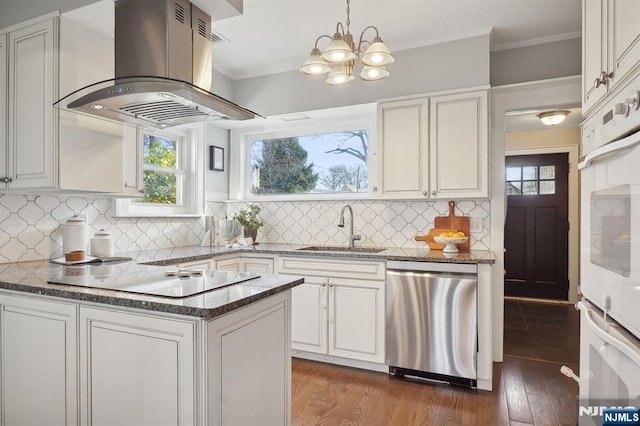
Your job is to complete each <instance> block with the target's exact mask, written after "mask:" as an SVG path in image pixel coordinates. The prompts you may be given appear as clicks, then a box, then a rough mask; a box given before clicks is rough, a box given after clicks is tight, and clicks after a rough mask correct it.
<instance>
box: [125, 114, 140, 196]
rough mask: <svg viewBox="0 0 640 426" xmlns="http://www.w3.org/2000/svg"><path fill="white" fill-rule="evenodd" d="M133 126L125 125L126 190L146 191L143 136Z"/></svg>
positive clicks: (133, 191) (134, 191)
mask: <svg viewBox="0 0 640 426" xmlns="http://www.w3.org/2000/svg"><path fill="white" fill-rule="evenodd" d="M141 131H142V130H137V129H136V128H135V127H132V126H127V125H125V126H124V192H126V193H141V194H142V193H144V182H143V169H142V167H143V166H142V160H143V153H142V138H141V137H140V135H139V133H138V132H141Z"/></svg>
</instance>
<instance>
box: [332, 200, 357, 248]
mask: <svg viewBox="0 0 640 426" xmlns="http://www.w3.org/2000/svg"><path fill="white" fill-rule="evenodd" d="M345 209H349V215H350V216H351V217H350V219H349V248H353V247H354V243H355V242H356V241H357V240H360V238H361V237H360V235H353V209H352V208H351V205H350V204H345V205H344V206H342V210H340V222H338V228H344V210H345Z"/></svg>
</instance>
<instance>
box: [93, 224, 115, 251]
mask: <svg viewBox="0 0 640 426" xmlns="http://www.w3.org/2000/svg"><path fill="white" fill-rule="evenodd" d="M113 251H114V247H113V239H111V235H109V233H108V232H106V231H105V230H104V229H101V230H100V231H98V232H96V233H95V235H94V236H93V238H91V256H96V257H107V256H113Z"/></svg>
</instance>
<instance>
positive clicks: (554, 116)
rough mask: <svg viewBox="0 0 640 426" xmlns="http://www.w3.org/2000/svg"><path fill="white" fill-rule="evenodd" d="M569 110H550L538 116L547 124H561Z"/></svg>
mask: <svg viewBox="0 0 640 426" xmlns="http://www.w3.org/2000/svg"><path fill="white" fill-rule="evenodd" d="M567 115H569V111H548V112H543V113H540V114H538V118H539V119H540V121H542V124H546V125H547V126H555V125H556V124H560V123H562V122H563V121H564V119H565V118H567Z"/></svg>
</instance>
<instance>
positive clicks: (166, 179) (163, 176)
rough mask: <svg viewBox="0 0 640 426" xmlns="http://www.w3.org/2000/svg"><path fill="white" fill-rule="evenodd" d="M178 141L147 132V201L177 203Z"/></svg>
mask: <svg viewBox="0 0 640 426" xmlns="http://www.w3.org/2000/svg"><path fill="white" fill-rule="evenodd" d="M177 151H178V150H177V142H176V141H173V140H170V139H166V138H163V137H160V136H154V135H150V134H147V133H145V134H144V142H143V155H144V159H143V163H144V174H143V182H144V191H145V193H144V198H143V202H145V203H154V204H176V203H177V201H178V200H177V195H178V191H177V184H178V174H177V173H176V172H177V171H178V167H177V160H178V158H177Z"/></svg>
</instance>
